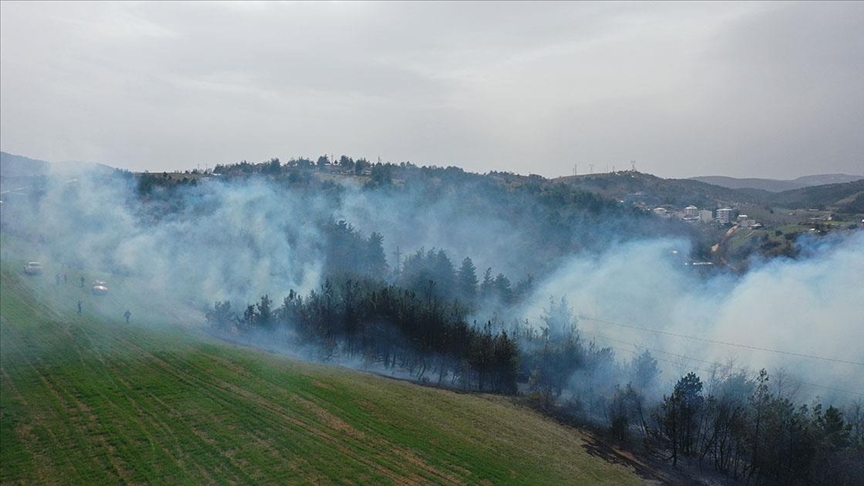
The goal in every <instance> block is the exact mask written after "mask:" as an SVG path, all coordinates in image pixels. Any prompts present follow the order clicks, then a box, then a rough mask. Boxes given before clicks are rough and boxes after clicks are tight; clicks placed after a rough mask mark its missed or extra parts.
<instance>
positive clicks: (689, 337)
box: [580, 316, 864, 366]
mask: <svg viewBox="0 0 864 486" xmlns="http://www.w3.org/2000/svg"><path fill="white" fill-rule="evenodd" d="M580 319H583V320H586V321H594V322H602V323H604V324H612V325H613V326H621V327H626V328H629V329H636V330H639V331H646V332H654V333H657V334H665V335H667V336H675V337H680V338H685V339H693V340H695V341H702V342H705V343H711V344H722V345H724V346H733V347H737V348H744V349H752V350H756V351H766V352H769V353H777V354H785V355H788V356H797V357H799V358H810V359H819V360H822V361H831V362H834V363H845V364H852V365H857V366H864V363H859V362H857V361H848V360H845V359H837V358H826V357H824V356H816V355H814V354H803V353H793V352H791V351H781V350H779V349H768V348H761V347H759V346H750V345H747V344H739V343H730V342H726V341H717V340H715V339H706V338H700V337H696V336H687V335H685V334H677V333H674V332H669V331H660V330H658V329H648V328H644V327H639V326H632V325H629V324H621V323H619V322H613V321H607V320H605V319H597V318H594V317H586V316H580Z"/></svg>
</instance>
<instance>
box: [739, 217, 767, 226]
mask: <svg viewBox="0 0 864 486" xmlns="http://www.w3.org/2000/svg"><path fill="white" fill-rule="evenodd" d="M736 223H737V224H738V226H740V227H742V228H754V227H755V226H756V225H757V224H758V223H756V220H754V219H750V218H749V217H748V216H747V215H746V214H741V215H739V216H738V220H737V221H736ZM759 226H760V227H761V226H762V225H759Z"/></svg>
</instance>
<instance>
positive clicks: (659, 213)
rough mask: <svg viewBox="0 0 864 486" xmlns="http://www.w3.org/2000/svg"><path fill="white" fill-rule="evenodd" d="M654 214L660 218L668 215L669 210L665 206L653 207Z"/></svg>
mask: <svg viewBox="0 0 864 486" xmlns="http://www.w3.org/2000/svg"><path fill="white" fill-rule="evenodd" d="M654 214H656V215H657V216H660V217H661V218H668V217H669V211H667V210H666V208H654Z"/></svg>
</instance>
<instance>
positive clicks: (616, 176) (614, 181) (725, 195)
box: [555, 171, 768, 208]
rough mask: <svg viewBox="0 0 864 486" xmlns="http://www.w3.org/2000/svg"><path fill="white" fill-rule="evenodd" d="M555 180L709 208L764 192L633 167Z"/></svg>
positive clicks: (754, 199)
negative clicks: (664, 176)
mask: <svg viewBox="0 0 864 486" xmlns="http://www.w3.org/2000/svg"><path fill="white" fill-rule="evenodd" d="M555 181H556V182H563V183H565V184H568V185H572V186H574V187H576V188H578V189H581V190H583V191H588V192H593V193H597V194H599V195H601V196H605V197H608V198H612V199H617V200H621V201H628V202H634V203H638V202H643V203H645V205H647V206H662V205H670V206H675V207H681V208H683V207H686V206H689V205H691V204H692V205H694V206H697V207H700V208H709V207H715V206H717V205H731V204H736V203H753V204H756V203H759V202H760V201H761V200H762V198H763V197H764V196H765V195H767V194H768V193H763V192H761V191H756V192H755V193H754V192H753V191H736V190H734V189H729V188H727V187H722V186H718V185H713V184H710V183H706V182H702V181H698V180H693V179H663V178H660V177H657V176H653V175H651V174H643V173H641V172H633V171H621V172H614V173H605V174H593V175H583V176H567V177H561V178H558V179H555Z"/></svg>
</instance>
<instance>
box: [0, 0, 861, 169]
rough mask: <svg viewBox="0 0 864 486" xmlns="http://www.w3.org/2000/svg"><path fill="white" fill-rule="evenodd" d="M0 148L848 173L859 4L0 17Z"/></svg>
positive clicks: (141, 165)
mask: <svg viewBox="0 0 864 486" xmlns="http://www.w3.org/2000/svg"><path fill="white" fill-rule="evenodd" d="M0 8H2V16H0V17H2V30H0V36H2V39H0V40H2V42H0V48H2V51H0V52H2V56H0V64H2V66H0V67H2V69H0V81H2V90H0V101H2V111H0V124H2V132H3V137H2V149H3V150H4V151H8V152H13V153H21V154H25V155H28V156H31V157H37V158H45V159H48V160H54V161H58V160H69V159H78V160H90V161H96V162H103V163H108V164H112V165H117V166H121V167H127V168H131V169H135V170H143V169H149V170H166V169H168V170H171V169H177V168H190V167H194V166H195V165H196V164H211V165H212V164H215V163H226V162H236V161H239V160H241V159H247V160H254V161H257V160H265V159H267V158H269V157H273V156H278V157H282V158H287V157H290V156H298V155H307V156H316V155H318V154H321V153H325V152H326V153H335V154H341V153H345V154H349V155H352V156H355V157H368V158H373V159H374V158H375V157H377V156H379V155H380V156H381V157H382V158H383V159H384V160H390V161H393V162H399V161H403V160H411V161H414V162H416V163H420V164H436V165H449V164H458V165H460V166H463V167H465V168H466V169H469V170H475V171H480V172H485V171H488V170H511V171H515V172H520V173H532V172H533V173H540V174H543V175H546V176H555V175H564V174H568V173H569V172H570V170H571V169H572V166H573V164H582V166H583V167H586V168H587V164H588V163H594V164H595V167H598V168H602V169H604V170H605V167H606V166H607V165H609V166H610V168H611V165H615V164H617V165H618V166H619V167H622V166H625V164H627V163H628V162H629V161H630V160H634V159H635V160H637V161H638V162H639V165H638V168H640V169H641V170H644V171H648V172H652V173H656V174H659V175H663V176H672V177H686V176H692V175H698V174H709V173H711V174H727V175H733V176H767V177H778V178H787V177H795V176H797V175H803V174H807V173H816V172H847V173H856V174H864V136H862V135H864V87H862V86H864V5H862V4H860V3H852V2H849V3H845V2H844V3H827V2H819V3H800V4H798V3H766V4H752V3H746V4H744V3H694V4H676V3H672V4H666V3H662V4H644V3H636V4H629V3H611V4H606V3H582V2H577V3H566V2H551V3H516V2H504V3H488V2H477V3H464V2H463V3H419V2H418V3H413V2H406V3H353V2H346V3H305V2H303V3H270V2H263V3H253V4H245V3H242V4H239V3H238V4H235V3H225V2H214V3H181V4H174V3H161V2H154V3H16V2H3V3H2V6H0Z"/></svg>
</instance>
